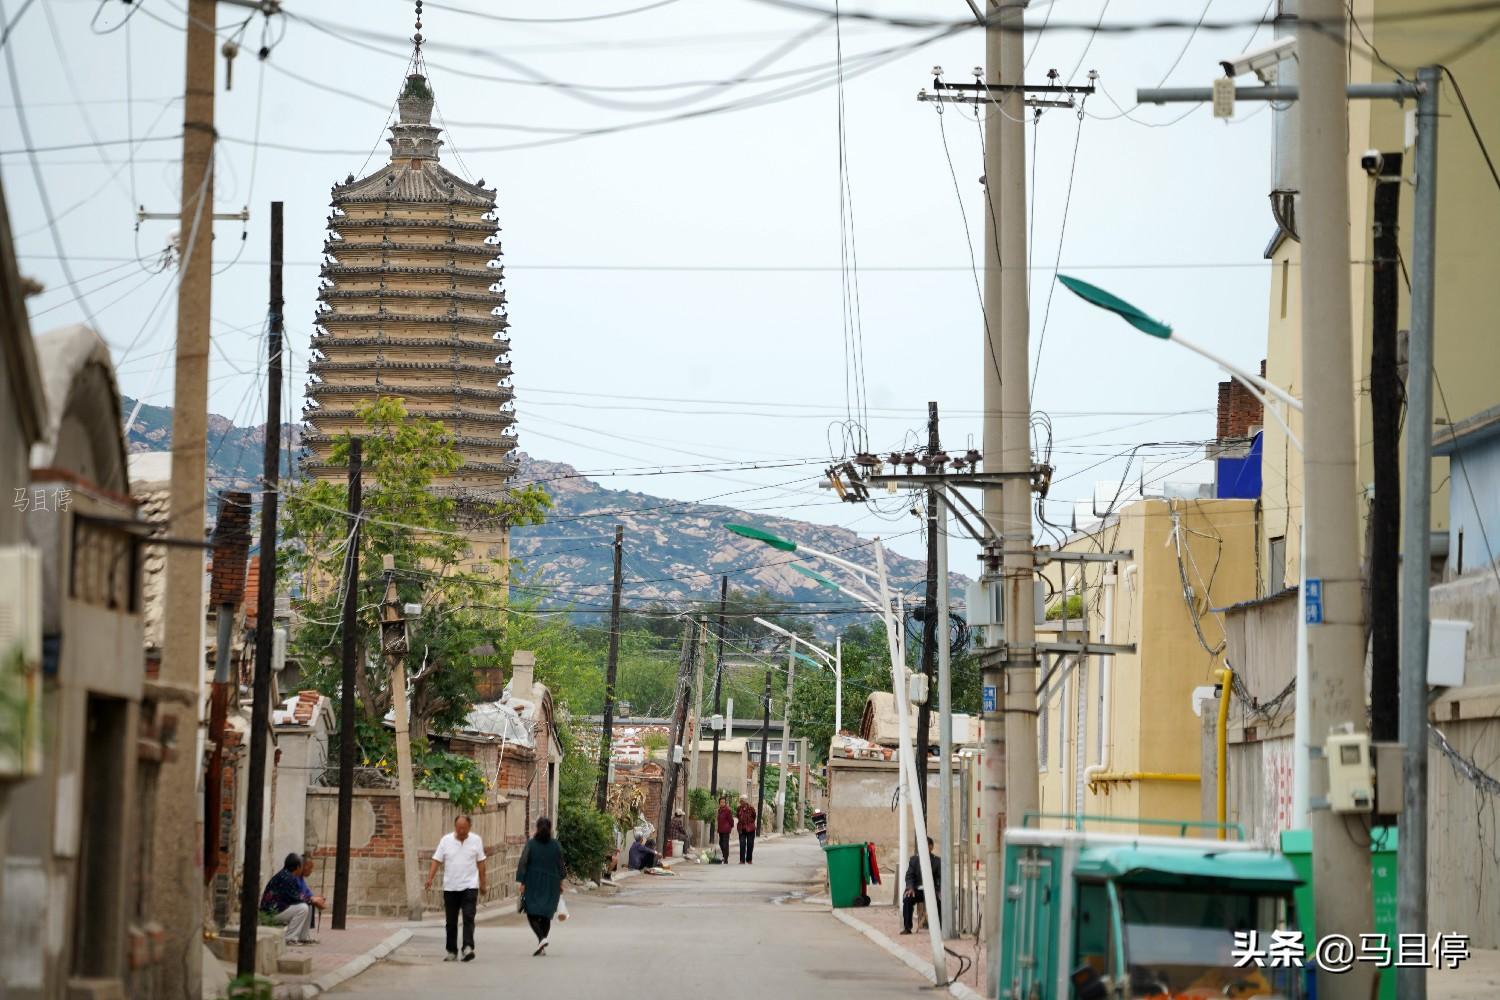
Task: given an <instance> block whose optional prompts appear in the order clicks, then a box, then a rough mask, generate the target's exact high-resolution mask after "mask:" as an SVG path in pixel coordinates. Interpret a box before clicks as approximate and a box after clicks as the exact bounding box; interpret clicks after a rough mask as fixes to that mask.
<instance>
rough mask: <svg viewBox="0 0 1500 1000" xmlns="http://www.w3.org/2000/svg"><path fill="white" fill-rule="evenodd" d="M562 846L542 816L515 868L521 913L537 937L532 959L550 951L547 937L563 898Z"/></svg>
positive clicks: (549, 824)
mask: <svg viewBox="0 0 1500 1000" xmlns="http://www.w3.org/2000/svg"><path fill="white" fill-rule="evenodd" d="M564 874H565V871H564V868H563V856H562V845H561V844H559V843H558V842H557V838H555V837H553V836H552V821H551V820H550V819H548V818H547V817H545V816H543V817H542V818H541V819H539V820H537V821H536V834H535V835H534V836H533V837H532V838H531V839H530V840H528V841H527V842H526V846H525V847H524V848H523V849H522V850H521V863H520V865H518V866H517V867H516V885H517V886H518V887H519V888H520V890H521V910H522V912H524V913H525V914H526V919H527V921H528V922H529V923H530V924H531V930H532V933H534V934H535V935H536V940H537V946H536V951H534V952H532V953H531V954H532V955H533V956H536V955H541V954H544V953H545V952H546V951H547V935H548V934H550V933H551V932H552V916H553V914H555V913H557V902H558V900H559V899H561V898H562V882H563V876H564Z"/></svg>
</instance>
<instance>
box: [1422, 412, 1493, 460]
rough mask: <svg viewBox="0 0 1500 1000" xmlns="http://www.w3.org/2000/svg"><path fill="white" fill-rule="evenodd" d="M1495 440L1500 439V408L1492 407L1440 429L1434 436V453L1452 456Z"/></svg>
mask: <svg viewBox="0 0 1500 1000" xmlns="http://www.w3.org/2000/svg"><path fill="white" fill-rule="evenodd" d="M1495 438H1500V406H1492V407H1490V408H1489V409H1488V410H1481V411H1479V412H1478V413H1476V414H1474V415H1473V416H1470V417H1465V418H1464V419H1462V420H1457V421H1454V422H1453V423H1451V424H1449V425H1448V426H1447V427H1440V428H1438V429H1437V430H1436V431H1434V432H1433V435H1432V453H1433V454H1434V455H1451V454H1453V453H1454V452H1456V451H1465V450H1467V449H1469V448H1473V447H1475V446H1477V445H1479V444H1482V443H1484V442H1486V441H1491V440H1494V439H1495Z"/></svg>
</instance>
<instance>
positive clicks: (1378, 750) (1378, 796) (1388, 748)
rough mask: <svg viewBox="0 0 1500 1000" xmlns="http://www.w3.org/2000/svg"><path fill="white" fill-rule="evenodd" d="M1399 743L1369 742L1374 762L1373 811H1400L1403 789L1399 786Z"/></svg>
mask: <svg viewBox="0 0 1500 1000" xmlns="http://www.w3.org/2000/svg"><path fill="white" fill-rule="evenodd" d="M1403 749H1404V747H1403V746H1402V745H1401V744H1400V743H1371V744H1370V756H1371V758H1372V759H1373V760H1374V762H1375V812H1376V813H1378V814H1380V815H1381V816H1394V815H1396V814H1398V813H1399V812H1401V803H1402V800H1403V799H1404V798H1405V790H1404V789H1403V788H1402V787H1401V784H1402V782H1401V775H1402V773H1403V768H1404V766H1405V765H1404V764H1403V762H1402V759H1401V752H1402V750H1403Z"/></svg>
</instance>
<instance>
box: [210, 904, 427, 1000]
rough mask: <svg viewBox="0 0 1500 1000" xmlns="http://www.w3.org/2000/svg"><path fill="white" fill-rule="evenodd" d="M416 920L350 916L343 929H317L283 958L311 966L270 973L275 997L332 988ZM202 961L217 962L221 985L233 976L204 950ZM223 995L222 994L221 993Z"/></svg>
mask: <svg viewBox="0 0 1500 1000" xmlns="http://www.w3.org/2000/svg"><path fill="white" fill-rule="evenodd" d="M415 926H418V925H416V924H403V923H402V922H398V921H392V920H389V919H387V918H382V917H365V918H359V917H350V918H349V920H348V926H347V927H345V929H344V930H341V931H336V930H333V929H332V928H330V927H328V926H327V923H326V922H325V924H324V926H323V927H322V928H321V929H320V930H319V931H318V943H317V944H313V945H298V946H296V947H292V946H288V947H287V948H286V950H285V952H284V953H283V956H284V957H285V958H305V959H308V960H310V961H311V963H312V968H311V969H310V970H309V971H308V972H306V973H303V974H301V975H290V974H287V973H277V974H276V975H275V976H272V977H271V980H272V982H274V983H275V984H276V996H277V997H299V998H300V997H313V996H317V995H318V994H319V993H324V992H326V991H328V990H331V989H333V988H334V987H335V986H337V985H339V984H340V983H342V982H344V981H346V980H348V979H352V978H353V977H355V976H357V975H359V974H360V973H361V972H363V971H365V970H366V969H368V968H369V967H370V966H372V965H374V964H375V963H376V962H378V961H380V960H381V959H383V958H385V957H386V956H387V955H389V954H390V953H391V952H393V951H395V950H396V949H397V948H399V947H401V945H403V944H405V943H406V942H407V941H408V940H409V939H410V938H411V934H412V932H411V928H412V927H415ZM204 961H205V962H207V961H215V962H218V963H219V965H220V967H221V968H222V969H223V970H224V976H223V977H222V978H221V979H217V980H216V982H218V983H219V984H220V985H221V986H222V984H223V983H224V982H226V981H227V980H228V979H230V978H232V977H233V976H234V966H233V965H229V964H227V963H224V962H221V961H219V960H218V959H215V958H212V956H211V954H210V953H208V952H207V951H205V953H204ZM204 979H205V990H204V995H205V996H206V997H207V996H209V995H210V993H209V990H208V989H207V987H206V984H207V982H208V981H209V979H210V976H209V975H205V977H204ZM220 995H222V994H220Z"/></svg>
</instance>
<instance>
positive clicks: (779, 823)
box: [768, 639, 802, 833]
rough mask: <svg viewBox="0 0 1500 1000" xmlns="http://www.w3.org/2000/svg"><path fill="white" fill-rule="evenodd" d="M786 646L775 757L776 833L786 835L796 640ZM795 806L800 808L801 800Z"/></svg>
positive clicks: (795, 677) (791, 640) (795, 670)
mask: <svg viewBox="0 0 1500 1000" xmlns="http://www.w3.org/2000/svg"><path fill="white" fill-rule="evenodd" d="M786 644H787V650H786V704H785V705H783V706H782V707H781V753H779V754H777V756H776V832H777V833H786V772H787V769H788V768H789V767H791V762H792V683H793V682H794V681H795V680H796V679H797V640H796V639H788V640H787V641H786ZM768 742H769V740H768ZM797 806H798V808H801V806H802V799H801V798H798V800H797ZM799 825H800V824H799Z"/></svg>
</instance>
